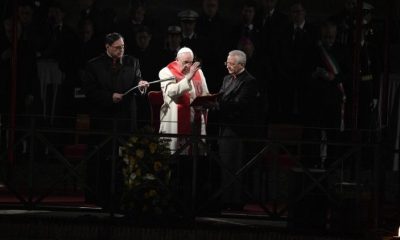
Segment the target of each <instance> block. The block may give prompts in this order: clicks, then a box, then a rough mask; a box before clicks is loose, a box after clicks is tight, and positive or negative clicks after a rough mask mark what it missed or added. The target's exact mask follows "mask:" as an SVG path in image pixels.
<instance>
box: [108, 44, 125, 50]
mask: <svg viewBox="0 0 400 240" xmlns="http://www.w3.org/2000/svg"><path fill="white" fill-rule="evenodd" d="M111 47H113V48H115V49H117V50H122V49H125V45H121V46H113V45H111Z"/></svg>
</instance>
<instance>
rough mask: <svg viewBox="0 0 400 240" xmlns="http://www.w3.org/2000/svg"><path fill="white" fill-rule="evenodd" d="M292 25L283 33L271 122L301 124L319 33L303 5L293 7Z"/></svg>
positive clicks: (298, 4)
mask: <svg viewBox="0 0 400 240" xmlns="http://www.w3.org/2000/svg"><path fill="white" fill-rule="evenodd" d="M290 18H291V24H290V25H289V26H288V27H287V28H286V29H285V30H284V32H283V35H282V40H281V41H280V46H279V49H280V51H279V52H280V59H279V63H280V64H279V65H278V70H279V77H278V78H277V79H274V80H275V81H276V83H275V84H274V86H275V87H276V88H273V89H271V88H270V89H268V90H270V91H271V92H274V93H275V94H276V97H277V98H276V99H275V101H276V102H275V103H276V106H274V107H275V108H276V109H277V112H276V115H274V116H271V121H276V122H285V123H301V121H302V120H303V117H304V116H303V115H304V107H305V106H304V104H305V97H306V96H305V94H306V93H305V91H306V85H307V83H308V79H309V76H310V74H311V59H310V55H311V53H312V51H313V50H314V46H315V42H316V38H317V36H316V34H315V29H314V27H313V25H312V24H311V23H310V22H309V21H308V19H307V18H306V9H305V8H304V5H303V4H302V3H301V2H296V3H294V4H292V5H291V7H290Z"/></svg>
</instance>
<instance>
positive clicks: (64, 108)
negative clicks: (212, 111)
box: [0, 0, 382, 129]
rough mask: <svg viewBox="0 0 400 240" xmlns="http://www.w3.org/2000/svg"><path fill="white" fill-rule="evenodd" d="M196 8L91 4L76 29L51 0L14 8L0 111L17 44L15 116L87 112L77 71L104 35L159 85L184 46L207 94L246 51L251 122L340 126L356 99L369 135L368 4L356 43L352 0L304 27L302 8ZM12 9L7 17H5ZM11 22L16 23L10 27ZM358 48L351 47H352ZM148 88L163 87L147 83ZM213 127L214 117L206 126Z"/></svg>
mask: <svg viewBox="0 0 400 240" xmlns="http://www.w3.org/2000/svg"><path fill="white" fill-rule="evenodd" d="M202 3H203V5H202V9H201V11H198V12H196V11H195V10H190V9H186V10H184V9H183V10H182V11H179V12H177V13H176V15H171V19H169V20H168V21H166V22H168V23H167V25H166V24H165V22H162V20H161V19H158V18H157V16H151V15H150V14H148V13H147V12H146V9H147V7H148V6H147V5H146V1H139V0H138V1H131V2H130V5H129V15H128V18H127V19H125V20H122V19H119V18H118V14H117V13H116V11H115V10H113V9H100V8H99V7H98V5H97V4H96V1H95V0H92V1H88V4H87V6H86V8H85V9H82V10H81V12H80V17H79V21H78V24H77V26H69V25H68V24H67V23H66V22H65V16H66V14H67V11H68V10H67V9H65V8H64V7H63V6H62V5H61V4H60V3H58V2H56V1H50V2H47V1H29V0H26V1H19V3H18V6H17V10H16V18H15V19H14V18H13V17H12V14H10V15H9V16H7V18H5V19H4V20H3V25H2V27H3V28H2V32H1V36H0V38H1V41H2V43H3V44H2V45H1V65H0V69H1V70H0V71H1V74H2V81H1V86H0V91H1V112H4V113H7V112H8V111H9V107H10V106H9V103H10V100H9V99H10V88H11V86H10V83H11V73H12V68H11V56H12V53H13V47H12V46H13V45H12V42H13V40H14V38H16V39H17V45H18V47H17V55H16V56H17V58H16V59H17V69H18V73H17V81H16V83H17V87H16V89H17V98H16V99H17V112H18V113H40V114H42V113H43V114H44V115H52V116H57V115H61V116H73V115H75V114H77V113H85V112H87V108H88V107H89V108H90V106H87V105H85V104H82V103H83V101H82V97H84V94H82V92H81V86H82V80H81V73H82V71H83V69H84V67H85V65H86V63H87V62H88V60H90V59H92V58H94V57H96V56H98V55H99V54H101V53H103V52H104V40H103V39H104V36H105V34H107V33H110V32H119V33H121V35H122V36H124V40H125V44H126V49H125V53H126V54H128V55H131V56H134V57H136V58H138V59H139V62H140V68H141V72H142V77H143V79H144V80H148V81H151V80H155V79H157V78H158V72H159V70H160V69H161V68H162V66H163V65H165V64H166V63H168V62H170V61H171V60H173V59H174V58H175V56H176V53H177V51H178V50H179V49H180V48H181V47H184V46H186V47H190V48H191V49H192V50H193V52H194V53H195V55H196V59H197V60H198V61H200V62H201V65H202V69H203V71H204V74H205V76H206V79H207V84H208V88H209V91H210V92H211V93H214V92H217V91H218V90H219V89H220V86H221V83H222V77H223V76H224V75H225V67H224V65H223V62H224V60H225V57H226V53H227V52H229V51H230V50H232V49H239V50H242V51H244V52H245V53H246V55H247V63H246V69H247V70H248V71H249V72H250V73H251V74H252V75H254V76H255V78H256V79H257V81H258V90H259V93H258V100H259V101H258V103H257V106H254V107H256V108H257V109H258V111H259V113H260V114H259V117H258V118H257V119H255V123H256V124H261V125H262V124H266V123H269V122H284V123H299V124H303V125H309V126H318V127H329V128H338V129H339V128H340V127H342V128H343V126H344V124H345V123H346V122H347V121H349V119H350V116H352V115H354V114H353V113H351V112H350V110H351V109H350V106H352V102H353V101H357V102H358V108H357V109H358V127H359V128H370V127H371V126H372V125H371V124H372V122H373V116H374V115H373V114H372V112H373V110H374V109H375V108H376V106H377V104H378V99H379V96H378V95H379V78H380V72H381V70H380V63H379V62H380V59H381V58H382V57H381V56H380V55H381V52H382V49H378V48H377V45H379V43H380V42H379V41H380V40H379V39H378V37H377V31H379V30H378V29H376V28H375V27H374V23H373V18H372V17H373V15H372V14H373V10H374V9H373V8H374V7H373V6H372V5H370V4H368V3H366V2H363V6H362V19H361V21H362V29H361V38H360V37H355V36H357V34H356V31H355V30H356V29H357V28H356V27H355V26H356V22H357V18H356V12H357V11H356V1H354V0H346V1H345V6H344V9H343V11H342V12H340V13H337V14H335V13H332V16H326V17H325V18H324V19H319V20H318V21H315V20H314V21H310V19H309V17H308V16H307V6H305V5H304V4H303V3H302V1H294V2H293V3H292V4H291V5H290V8H289V9H284V10H285V13H287V14H284V13H283V12H282V11H281V9H278V8H277V5H278V0H259V1H252V0H250V1H243V2H242V4H241V8H240V11H239V12H237V13H231V14H234V15H237V18H236V19H237V20H238V21H236V22H232V21H227V20H226V19H225V18H224V17H223V16H222V15H221V14H220V12H221V11H220V10H221V9H220V8H219V1H218V0H204V1H203V2H202ZM11 12H12V11H10V13H11ZM14 20H16V21H17V22H16V23H15V24H16V28H14V26H15V25H14V22H13V21H14ZM14 29H16V30H17V31H16V34H13V33H14V31H13V30H14ZM356 41H357V42H356ZM357 44H360V51H359V59H360V76H359V78H360V81H358V82H359V86H357V94H356V96H357V99H354V98H353V97H354V93H355V92H356V91H355V89H354V88H353V87H354V84H353V79H354V78H353V77H354V76H353V75H352V74H353V72H352V71H353V70H352V69H353V66H352V60H353V59H354V56H353V55H352V53H353V50H354V48H355V46H356V45H357ZM149 90H159V86H158V85H151V86H150V89H149ZM137 98H138V106H139V109H138V112H139V114H138V120H139V122H141V121H143V123H144V124H145V123H146V122H148V121H149V119H150V112H149V108H148V102H147V99H146V97H145V96H144V97H143V96H137ZM210 120H212V116H211V119H210Z"/></svg>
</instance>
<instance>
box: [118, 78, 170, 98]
mask: <svg viewBox="0 0 400 240" xmlns="http://www.w3.org/2000/svg"><path fill="white" fill-rule="evenodd" d="M172 80H175V77H170V78H164V79H159V80H155V81H152V82H149V85H151V84H154V83H160V82H165V81H172ZM142 86H145V85H137V86H134V87H132V88H130V89H128V90H127V91H126V92H124V93H123V95H122V96H125V95H127V94H128V93H130V92H132V91H133V90H135V89H136V88H138V87H142Z"/></svg>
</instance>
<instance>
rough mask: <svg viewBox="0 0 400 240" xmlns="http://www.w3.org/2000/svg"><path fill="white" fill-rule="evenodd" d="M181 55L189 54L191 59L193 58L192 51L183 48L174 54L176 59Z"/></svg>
mask: <svg viewBox="0 0 400 240" xmlns="http://www.w3.org/2000/svg"><path fill="white" fill-rule="evenodd" d="M182 53H189V54H190V55H191V56H192V57H194V54H193V51H192V50H191V49H190V48H188V47H183V48H181V49H179V51H178V53H177V54H176V58H178V57H179V55H181V54H182Z"/></svg>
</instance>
